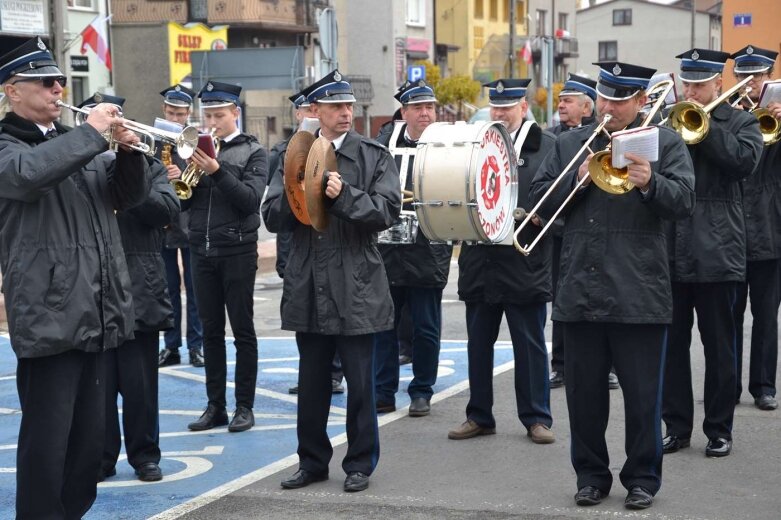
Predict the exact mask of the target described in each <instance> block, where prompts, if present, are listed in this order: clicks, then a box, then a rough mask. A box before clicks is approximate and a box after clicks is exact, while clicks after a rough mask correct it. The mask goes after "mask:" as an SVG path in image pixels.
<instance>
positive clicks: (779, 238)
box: [730, 45, 781, 410]
mask: <svg viewBox="0 0 781 520" xmlns="http://www.w3.org/2000/svg"><path fill="white" fill-rule="evenodd" d="M777 56H778V53H777V52H776V51H770V50H767V49H762V48H759V47H756V46H753V45H748V46H746V47H744V48H743V49H741V50H739V51H738V52H736V53H735V54H733V55H732V56H730V57H731V58H732V59H733V60H735V67H734V69H733V72H734V73H735V79H737V80H738V81H741V80H742V79H743V78H745V77H746V76H747V75H749V74H751V75H752V76H754V78H753V79H752V80H750V81H749V82H748V84H747V86H748V87H750V88H751V91H750V92H749V97H750V99H751V101H752V102H753V103H754V104H757V103H759V95H760V93H761V92H762V83H763V82H765V81H768V80H770V79H771V78H772V77H773V65H774V64H775V61H776V57H777ZM743 107H744V109H745V110H750V109H751V108H752V103H749V102H747V101H746V102H745V103H744V105H743ZM767 108H768V110H770V112H771V114H772V116H773V117H775V118H776V119H777V120H778V121H781V103H770V104H769V105H768V107H767ZM742 184H743V217H744V218H745V221H746V248H747V250H746V256H747V258H746V260H747V262H746V281H745V282H741V283H739V284H738V298H737V303H736V304H735V329H736V339H737V344H736V352H735V354H736V356H737V361H738V365H737V383H738V385H737V395H736V398H735V401H736V402H737V401H738V400H739V399H740V394H741V392H742V391H743V385H742V370H741V368H742V366H743V315H744V314H745V312H746V303H747V300H748V298H749V291H750V292H751V294H750V296H751V315H752V316H753V318H754V322H753V324H752V327H751V358H750V359H751V365H750V367H749V377H748V391H749V393H751V396H752V397H753V398H754V405H755V406H756V407H757V408H759V409H760V410H775V409H776V408H778V402H777V401H776V365H777V363H778V306H779V298H781V294H779V283H781V280H779V268H781V261H779V259H781V220H780V218H781V207H780V206H779V204H781V143H779V142H776V143H775V144H771V145H767V146H764V147H763V148H762V157H761V159H760V161H759V168H757V171H756V172H754V175H751V176H749V177H747V178H745V179H743V181H742Z"/></svg>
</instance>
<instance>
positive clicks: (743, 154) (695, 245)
mask: <svg viewBox="0 0 781 520" xmlns="http://www.w3.org/2000/svg"><path fill="white" fill-rule="evenodd" d="M688 148H689V154H690V155H691V159H692V163H693V164H694V175H695V177H696V179H697V182H696V187H695V188H696V193H697V205H696V207H695V209H694V214H693V215H692V216H691V217H689V218H687V219H684V220H680V221H678V222H674V223H672V222H671V223H669V224H668V238H669V239H670V244H669V245H670V249H669V253H670V263H671V264H672V274H673V281H675V282H688V283H691V282H698V283H707V282H730V281H733V282H739V281H743V280H744V279H745V277H746V224H745V221H744V218H743V204H742V201H741V188H740V185H741V183H740V181H741V179H744V178H746V177H748V176H749V175H751V174H752V173H753V172H754V170H755V169H756V167H757V165H758V164H759V158H760V156H761V154H762V136H761V135H760V133H759V123H758V121H757V119H756V118H755V117H753V116H751V115H750V114H747V113H746V112H743V111H742V110H736V109H734V108H732V107H731V106H730V105H729V104H727V103H723V104H722V105H720V106H719V107H718V108H716V109H714V110H713V111H712V112H711V115H710V131H709V132H708V135H707V137H705V139H703V140H702V142H700V143H698V144H696V145H692V146H689V147H688Z"/></svg>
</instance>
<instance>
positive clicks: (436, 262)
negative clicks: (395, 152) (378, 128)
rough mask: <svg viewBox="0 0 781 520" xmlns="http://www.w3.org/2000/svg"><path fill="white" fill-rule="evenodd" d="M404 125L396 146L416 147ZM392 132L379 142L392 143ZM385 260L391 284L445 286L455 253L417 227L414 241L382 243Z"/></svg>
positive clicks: (409, 172)
mask: <svg viewBox="0 0 781 520" xmlns="http://www.w3.org/2000/svg"><path fill="white" fill-rule="evenodd" d="M405 128H406V125H405V127H404V128H402V129H401V132H400V133H399V138H398V141H397V143H396V146H397V147H399V148H411V147H415V146H416V145H415V144H411V143H407V142H406V140H405V139H404V129H405ZM390 139H391V134H390V133H387V132H386V133H381V134H380V135H378V136H377V142H379V143H381V144H383V145H385V146H387V145H388V143H389V142H390ZM412 159H413V158H410V161H409V164H408V167H407V182H406V186H405V188H404V189H406V190H410V191H411V190H412V167H413V165H414V161H413V160H412ZM396 161H397V162H396V167H397V168H398V167H400V166H401V158H400V157H397V158H396ZM402 209H404V210H412V205H411V204H409V203H407V204H405V205H404V207H403V208H402ZM378 247H379V250H380V253H381V254H382V259H383V261H384V262H385V270H386V271H387V272H388V282H390V284H391V285H392V286H401V287H430V288H436V289H442V288H444V287H445V286H446V285H447V277H448V274H449V273H450V258H451V256H452V255H453V246H450V245H447V244H432V243H431V241H430V240H429V239H428V238H426V236H425V235H424V234H423V232H422V231H420V230H418V235H417V238H416V239H415V243H414V244H403V245H391V244H379V246H378Z"/></svg>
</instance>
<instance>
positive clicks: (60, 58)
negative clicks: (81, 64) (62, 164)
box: [50, 0, 73, 124]
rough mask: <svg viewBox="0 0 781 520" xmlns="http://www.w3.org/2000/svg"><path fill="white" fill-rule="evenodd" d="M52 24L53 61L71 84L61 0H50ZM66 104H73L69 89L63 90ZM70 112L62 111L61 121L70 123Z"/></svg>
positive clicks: (63, 11)
mask: <svg viewBox="0 0 781 520" xmlns="http://www.w3.org/2000/svg"><path fill="white" fill-rule="evenodd" d="M50 12H51V13H52V24H51V36H52V39H51V41H52V44H53V47H54V61H56V62H57V65H59V67H60V70H61V71H62V72H63V73H64V74H65V77H66V78H67V79H68V84H71V77H70V60H69V59H68V48H67V47H66V46H65V2H62V1H61V0H51V11H50ZM63 101H65V102H66V103H68V104H73V93H72V91H71V89H70V88H67V89H65V99H64V100H63ZM72 116H73V114H72V112H71V111H70V110H63V111H62V116H61V119H63V122H64V123H66V124H70V123H72Z"/></svg>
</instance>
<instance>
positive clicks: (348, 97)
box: [314, 94, 355, 103]
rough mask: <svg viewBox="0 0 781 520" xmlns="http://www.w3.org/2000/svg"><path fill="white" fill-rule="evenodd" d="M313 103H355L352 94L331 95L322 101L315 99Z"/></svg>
mask: <svg viewBox="0 0 781 520" xmlns="http://www.w3.org/2000/svg"><path fill="white" fill-rule="evenodd" d="M314 102H315V103H355V96H353V95H352V94H331V95H330V96H328V97H324V98H322V99H316V100H315V101H314Z"/></svg>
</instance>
